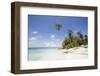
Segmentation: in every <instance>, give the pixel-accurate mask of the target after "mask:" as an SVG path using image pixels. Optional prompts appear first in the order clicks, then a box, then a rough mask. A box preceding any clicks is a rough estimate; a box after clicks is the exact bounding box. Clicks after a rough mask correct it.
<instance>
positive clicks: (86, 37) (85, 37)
mask: <svg viewBox="0 0 100 76" xmlns="http://www.w3.org/2000/svg"><path fill="white" fill-rule="evenodd" d="M84 44H88V36H87V35H84Z"/></svg>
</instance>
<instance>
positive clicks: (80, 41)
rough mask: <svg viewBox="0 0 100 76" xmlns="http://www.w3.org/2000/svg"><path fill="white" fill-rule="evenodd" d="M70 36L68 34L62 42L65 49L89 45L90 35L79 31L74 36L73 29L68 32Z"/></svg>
mask: <svg viewBox="0 0 100 76" xmlns="http://www.w3.org/2000/svg"><path fill="white" fill-rule="evenodd" d="M67 33H68V34H67V35H68V36H66V37H65V38H64V40H63V42H62V47H63V49H65V48H67V49H69V48H73V47H79V46H81V45H87V44H88V36H87V35H83V34H82V33H81V32H77V34H76V35H75V36H74V35H73V31H72V30H68V32H67Z"/></svg>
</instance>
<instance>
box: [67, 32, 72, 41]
mask: <svg viewBox="0 0 100 76" xmlns="http://www.w3.org/2000/svg"><path fill="white" fill-rule="evenodd" d="M68 37H69V39H70V42H72V39H73V31H72V30H68Z"/></svg>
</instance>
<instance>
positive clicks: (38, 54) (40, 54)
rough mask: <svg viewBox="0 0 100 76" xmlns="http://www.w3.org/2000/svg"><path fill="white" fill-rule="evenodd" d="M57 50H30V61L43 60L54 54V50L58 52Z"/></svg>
mask: <svg viewBox="0 0 100 76" xmlns="http://www.w3.org/2000/svg"><path fill="white" fill-rule="evenodd" d="M56 49H57V48H29V49H28V60H29V61H32V60H41V59H43V58H44V56H48V55H49V54H53V53H54V50H55V52H56Z"/></svg>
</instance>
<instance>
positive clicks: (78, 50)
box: [40, 46, 88, 60]
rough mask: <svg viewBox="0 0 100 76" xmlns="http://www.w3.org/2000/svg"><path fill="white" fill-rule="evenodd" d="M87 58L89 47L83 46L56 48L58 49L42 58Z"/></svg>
mask: <svg viewBox="0 0 100 76" xmlns="http://www.w3.org/2000/svg"><path fill="white" fill-rule="evenodd" d="M87 58H88V48H84V47H83V46H81V47H75V48H71V49H56V51H54V52H51V53H48V54H47V55H44V57H42V58H41V59H40V60H75V59H87Z"/></svg>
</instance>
